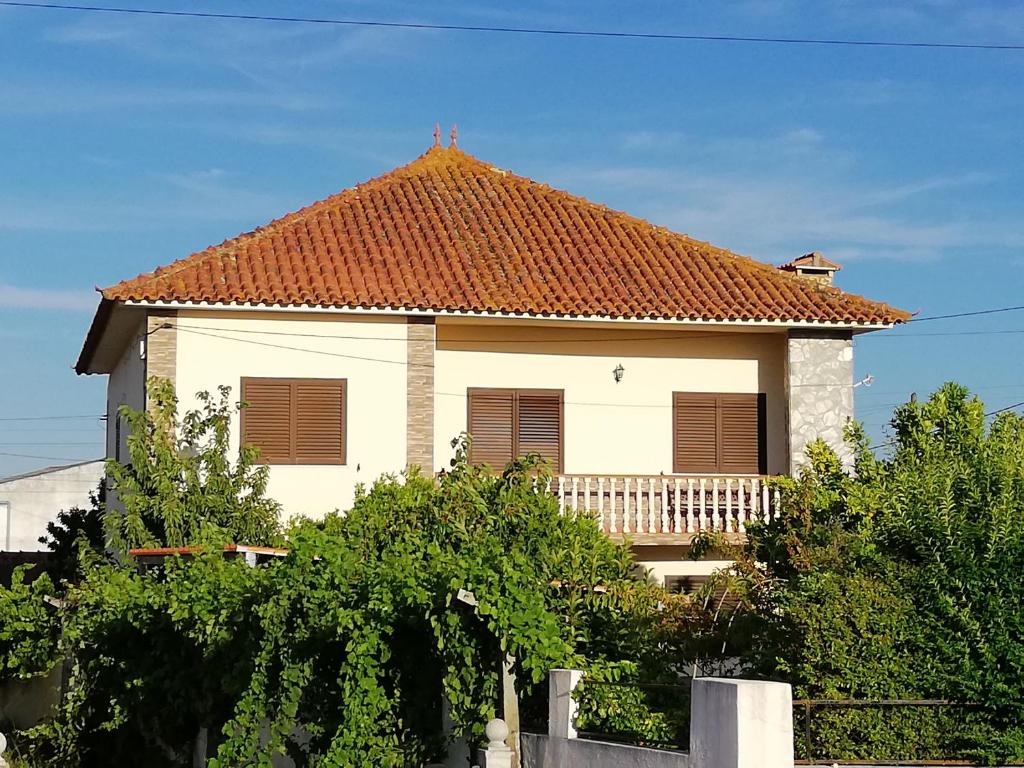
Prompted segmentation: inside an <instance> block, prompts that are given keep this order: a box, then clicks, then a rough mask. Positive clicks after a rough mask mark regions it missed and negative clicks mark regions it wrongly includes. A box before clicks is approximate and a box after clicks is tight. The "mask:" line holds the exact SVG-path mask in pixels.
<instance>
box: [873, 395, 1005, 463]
mask: <svg viewBox="0 0 1024 768" xmlns="http://www.w3.org/2000/svg"><path fill="white" fill-rule="evenodd" d="M1022 407H1024V400H1021V401H1020V402H1019V403H1014V404H1013V405H1004V406H1003V407H1002V408H996V409H995V410H994V411H988V412H987V413H986V414H985V417H986V418H988V417H989V416H996V415H998V414H1000V413H1006V412H1007V411H1013V410H1016V409H1017V408H1022ZM933 431H934V430H933ZM895 442H896V438H891V439H889V440H886V441H885V442H884V443H879V444H878V445H872V446H871V447H869V448H868V450H869V451H874V450H877V449H879V448H885V447H886V446H889V445H893V444H894V443H895Z"/></svg>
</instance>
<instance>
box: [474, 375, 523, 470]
mask: <svg viewBox="0 0 1024 768" xmlns="http://www.w3.org/2000/svg"><path fill="white" fill-rule="evenodd" d="M514 414H515V393H514V392H513V391H512V390H501V389H490V390H483V389H481V390H470V391H469V419H468V423H469V434H470V435H471V436H472V438H473V444H472V446H471V448H470V451H469V460H470V462H471V463H473V464H487V465H489V466H490V467H491V468H493V469H496V470H502V469H504V468H505V465H506V464H508V463H509V462H510V461H511V460H512V455H513V440H514V430H513V423H514Z"/></svg>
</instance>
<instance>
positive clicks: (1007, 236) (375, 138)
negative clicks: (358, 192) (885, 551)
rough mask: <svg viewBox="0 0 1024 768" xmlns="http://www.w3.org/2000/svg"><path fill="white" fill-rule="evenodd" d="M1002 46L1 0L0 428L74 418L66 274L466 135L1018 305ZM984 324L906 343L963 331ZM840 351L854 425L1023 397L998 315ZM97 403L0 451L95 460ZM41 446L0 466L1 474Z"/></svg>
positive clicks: (136, 0) (752, 21) (764, 239)
mask: <svg viewBox="0 0 1024 768" xmlns="http://www.w3.org/2000/svg"><path fill="white" fill-rule="evenodd" d="M125 4H126V5H127V4H131V5H133V6H135V7H163V8H179V9H202V10H213V11H238V12H245V13H278V14H280V13H282V12H287V13H289V14H294V15H307V16H335V17H349V18H363V19H378V20H390V21H414V22H440V23H457V24H458V23H464V24H487V25H501V26H547V27H578V28H592V29H602V30H635V31H652V30H653V31H670V32H680V33H709V34H738V35H759V36H764V35H779V36H812V37H833V38H836V37H844V38H855V39H867V38H884V39H904V40H941V41H956V42H1016V43H1021V42H1024V3H1020V2H1010V1H1009V0H1003V1H1002V2H973V3H963V2H953V1H952V0H919V1H918V2H901V3H898V4H894V3H891V2H883V1H881V0H878V1H876V0H807V1H806V2H804V1H801V0H764V1H763V2H757V1H756V0H746V1H742V0H741V1H738V2H731V3H706V2H705V3H698V2H691V1H689V0H687V1H685V2H683V1H678V0H677V1H676V2H648V3H644V4H638V3H622V2H605V1H604V0H590V1H589V2H586V3H582V2H577V3H569V2H546V3H544V2H530V1H523V2H518V3H457V2H435V3H430V4H427V3H423V2H417V3H413V2H389V1H388V0H375V1H374V2H343V1H342V0H291V2H289V3H287V4H286V5H282V4H281V3H280V2H278V3H270V2H263V1H262V0H245V2H232V1H231V0H205V2H202V3H184V2H181V1H180V0H164V2H162V3H153V2H144V1H143V0H133V2H131V3H128V0H125ZM1022 83H1024V52H993V51H950V50H907V49H898V50H897V49H881V48H832V47H829V48H826V47H810V46H774V45H758V44H748V45H739V44H728V43H704V42H670V41H639V40H601V39H574V38H564V37H528V36H520V35H500V36H499V35H493V34H476V33H451V32H430V31H428V32H422V31H411V30H384V29H365V28H364V29H348V28H336V27H315V26H300V25H287V24H267V23H256V22H240V21H235V22H232V21H202V20H186V19H169V18H155V17H129V16H108V15H98V14H84V13H72V12H60V11H45V10H29V9H15V8H0V352H2V355H0V360H2V361H3V363H2V365H3V370H4V376H3V379H2V381H3V383H2V384H0V418H11V417H24V416H68V415H92V414H99V413H101V412H102V410H103V404H104V387H105V378H104V377H76V376H75V375H74V374H73V372H72V371H71V365H72V364H73V362H74V360H75V358H76V356H77V353H78V350H79V348H80V345H81V342H82V339H83V337H84V335H85V331H86V329H87V327H88V323H89V320H90V318H91V313H92V310H93V309H94V307H95V304H96V301H97V298H96V295H95V294H94V293H93V291H92V288H93V287H94V286H97V285H100V286H104V285H109V284H112V283H114V282H116V281H118V280H120V279H122V278H125V277H129V276H134V275H135V274H137V273H139V272H142V271H148V270H150V269H152V268H153V267H155V266H157V265H160V264H165V263H168V262H170V261H172V260H174V259H176V258H180V257H182V256H185V255H187V254H189V253H191V252H193V251H195V250H198V249H201V248H203V247H205V246H206V245H208V244H211V243H216V242H220V241H221V240H223V239H224V238H226V237H229V236H232V235H235V234H237V233H239V232H241V231H245V230H248V229H251V228H253V227H255V226H258V225H260V224H263V223H265V222H267V221H269V220H270V219H272V218H274V217H276V216H279V215H281V214H282V213H284V212H287V211H291V210H294V209H296V208H299V207H301V206H303V205H305V204H307V203H309V202H312V201H314V200H317V199H320V198H322V197H324V196H326V195H328V194H331V193H333V192H335V191H338V190H340V189H342V188H345V187H347V186H350V185H352V184H354V183H356V182H359V181H362V180H365V179H367V178H370V177H372V176H376V175H378V174H380V173H382V172H384V171H387V170H389V169H390V168H392V167H394V166H396V165H400V164H402V163H404V162H407V161H409V160H410V159H412V158H413V157H415V156H416V155H418V154H420V153H421V152H422V151H423V150H425V149H426V148H427V146H428V145H429V144H430V141H431V131H432V129H433V125H434V122H435V121H441V122H442V123H443V124H444V126H445V129H447V126H448V125H449V124H451V123H452V122H457V123H458V124H459V129H460V145H461V146H462V147H463V148H464V149H466V150H467V151H469V152H471V153H473V154H475V155H477V156H479V157H481V158H484V159H487V160H488V161H490V162H493V163H494V164H496V165H499V166H502V167H506V168H510V169H512V170H514V171H515V172H517V173H521V174H525V175H528V176H531V177H533V178H536V179H539V180H542V181H546V182H548V183H550V184H552V185H554V186H557V187H563V188H567V189H569V190H572V191H573V192H576V193H579V194H582V195H585V196H587V197H589V198H591V199H593V200H596V201H598V202H602V203H606V204H608V205H611V206H612V207H615V208H620V209H624V210H627V211H629V212H631V213H634V214H637V215H640V216H643V217H645V218H648V219H650V220H652V221H654V222H656V223H658V224H662V225H665V226H668V227H670V228H673V229H676V230H678V231H682V232H686V233H688V234H691V235H693V236H695V237H698V238H701V239H705V240H710V241H712V242H714V243H716V244H718V245H721V246H724V247H728V248H731V249H733V250H735V251H738V252H740V253H743V254H747V255H751V256H754V257H756V258H759V259H762V260H765V261H770V262H775V263H779V262H781V261H784V260H787V259H789V258H791V257H793V256H797V255H799V254H802V253H805V252H808V251H811V250H821V251H823V252H825V253H826V254H827V255H828V256H830V257H831V258H833V259H835V260H838V261H839V262H841V263H842V264H843V265H844V267H845V269H844V270H843V271H842V272H841V273H840V274H839V284H840V285H841V286H842V287H843V288H846V289H849V290H852V291H855V292H858V293H864V294H867V295H869V296H871V297H873V298H878V299H884V300H886V301H889V302H892V303H894V304H896V305H897V306H900V307H903V308H906V309H909V310H912V311H916V310H921V311H922V313H923V314H925V315H930V314H945V313H947V312H956V311H961V310H972V309H976V308H985V307H995V306H1008V305H1014V304H1022V303H1024V301H1022V296H1024V294H1022V290H1021V289H1022V287H1024V278H1022V275H1024V196H1022V194H1021V190H1022V189H1024V178H1022V176H1024V152H1022V149H1024V142H1022V135H1021V126H1022V125H1024V88H1022ZM993 330H1000V331H1021V333H1019V334H1018V333H999V334H985V335H950V336H938V335H921V334H925V333H928V334H938V333H957V334H959V333H963V332H974V331H993ZM871 336H872V337H873V338H872V337H869V338H864V339H863V340H861V341H858V343H857V360H858V362H857V365H858V373H859V375H864V374H867V373H871V374H873V375H874V377H875V384H874V386H873V387H872V388H870V389H864V388H861V389H859V390H858V413H859V415H861V416H863V418H864V419H865V421H867V422H868V426H869V428H870V429H871V430H872V431H873V433H874V434H876V435H881V434H882V431H881V430H882V424H883V423H884V421H885V419H886V416H887V413H888V410H889V409H890V408H891V405H892V404H894V403H896V402H899V401H901V400H902V399H905V397H906V396H907V395H908V394H909V393H910V392H913V391H916V392H920V393H922V394H924V393H927V392H928V391H930V390H931V389H933V388H934V387H935V386H937V385H938V384H939V383H941V382H942V381H944V380H947V379H956V380H959V381H961V382H963V383H965V384H967V385H969V386H971V387H973V388H975V389H977V390H978V392H979V394H980V395H981V396H982V397H983V398H984V399H985V400H986V402H987V403H988V404H989V405H990V407H992V408H995V407H999V406H1003V405H1008V404H1010V403H1014V402H1017V401H1020V400H1024V361H1022V358H1024V355H1022V354H1021V352H1022V351H1024V346H1022V342H1024V312H1020V313H1007V314H1003V315H995V316H991V317H988V318H981V319H972V320H963V321H955V322H934V323H922V324H920V325H918V326H916V327H915V326H911V327H909V328H907V329H905V330H902V331H897V332H895V333H892V334H890V336H891V338H878V337H879V336H880V334H872V335H871ZM101 437H102V432H101V429H100V427H99V423H98V421H96V420H95V419H79V420H68V421H33V422H28V421H26V422H12V421H0V453H21V454H32V455H37V456H43V457H60V458H69V459H74V458H79V457H82V458H85V457H92V456H96V455H99V454H100V453H101ZM52 463H55V462H54V461H52V460H50V459H23V458H16V457H11V456H2V455H0V476H2V475H4V474H7V473H11V472H19V471H24V470H28V469H31V468H34V467H37V466H42V465H45V464H52Z"/></svg>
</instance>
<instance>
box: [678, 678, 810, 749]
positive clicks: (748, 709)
mask: <svg viewBox="0 0 1024 768" xmlns="http://www.w3.org/2000/svg"><path fill="white" fill-rule="evenodd" d="M690 768H793V691H792V688H791V687H790V686H789V685H788V684H787V683H771V682H764V681H760V680H729V679H725V678H717V677H698V678H695V679H694V681H693V688H692V698H691V702H690Z"/></svg>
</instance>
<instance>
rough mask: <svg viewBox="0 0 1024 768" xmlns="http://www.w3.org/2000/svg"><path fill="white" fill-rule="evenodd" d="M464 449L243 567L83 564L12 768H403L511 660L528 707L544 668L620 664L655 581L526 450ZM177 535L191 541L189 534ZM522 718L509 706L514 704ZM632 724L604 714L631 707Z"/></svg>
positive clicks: (474, 734)
mask: <svg viewBox="0 0 1024 768" xmlns="http://www.w3.org/2000/svg"><path fill="white" fill-rule="evenodd" d="M466 447H467V446H466V443H465V442H461V443H460V444H459V445H458V455H457V458H456V460H455V462H454V465H453V467H452V469H451V470H450V471H448V472H446V473H444V474H443V476H442V477H441V478H440V479H439V480H437V481H435V480H434V479H433V478H425V477H422V476H419V475H416V474H411V475H409V476H408V477H405V478H403V479H397V478H390V477H385V478H382V479H381V480H379V481H378V482H377V483H375V484H374V485H373V486H372V487H371V488H370V489H369V490H367V491H366V492H364V493H361V494H360V495H359V496H358V497H357V499H356V501H355V503H354V505H353V507H352V509H351V510H349V511H348V512H347V513H346V514H345V515H344V516H341V515H332V516H330V517H328V518H327V519H326V520H324V521H321V522H309V521H305V522H300V523H299V524H297V525H296V526H294V527H293V528H292V529H291V530H290V531H289V532H288V534H287V541H286V544H287V546H288V548H289V552H288V555H287V557H285V558H283V559H280V560H277V561H274V562H271V563H270V564H267V565H263V566H259V567H256V568H249V567H247V566H245V565H244V563H243V562H242V560H240V559H236V560H226V559H224V558H223V556H222V554H221V553H220V551H219V548H217V547H214V546H209V547H206V548H205V549H203V546H202V543H201V542H199V547H200V549H201V550H203V551H201V552H200V553H199V554H198V555H197V556H196V557H194V558H191V559H181V558H177V557H175V558H170V559H169V560H168V561H167V562H166V563H165V565H164V567H162V568H159V569H150V570H147V571H145V572H142V573H139V572H137V571H136V570H135V569H133V568H132V567H125V566H122V565H118V564H114V563H107V562H99V561H97V562H95V563H92V564H91V565H90V567H87V568H86V569H85V572H86V577H85V579H84V580H83V581H82V582H81V583H80V584H78V585H76V586H73V587H71V588H70V589H69V590H68V594H67V597H66V600H67V610H66V613H65V619H64V620H65V630H64V634H63V638H62V641H61V651H62V653H63V654H64V656H65V657H66V658H67V659H68V661H69V663H70V666H71V669H72V672H71V676H70V679H69V681H68V686H67V687H68V690H67V695H66V697H65V700H64V702H63V705H62V708H61V711H60V713H59V716H58V717H57V718H56V719H55V720H54V721H53V722H52V723H47V724H44V725H43V726H40V727H39V728H37V729H35V730H34V731H33V732H30V733H29V734H27V736H28V741H29V743H30V748H31V751H30V754H31V757H32V760H33V765H38V766H57V765H60V766H76V765H77V766H90V765H112V764H125V765H127V764H135V763H133V760H136V759H137V756H138V755H140V754H144V755H146V756H147V757H146V760H147V765H152V766H168V767H169V766H178V765H187V764H189V761H190V759H191V755H192V750H193V746H194V740H195V737H196V735H197V734H198V733H199V730H200V728H205V729H207V732H208V734H209V756H210V761H209V765H210V766H211V767H212V768H216V767H217V766H240V765H264V764H267V765H269V762H268V761H269V759H270V756H271V755H273V754H287V755H289V756H290V757H292V759H294V760H295V761H296V764H297V765H312V764H329V765H337V766H364V765H380V766H396V768H397V766H406V765H416V764H422V763H424V762H430V761H431V760H433V759H437V758H438V757H440V756H441V755H442V753H443V751H444V749H445V747H446V744H445V741H444V739H443V736H442V718H441V702H442V699H444V700H446V701H447V702H448V709H449V714H450V716H451V719H452V721H453V722H454V730H455V733H456V734H457V735H463V736H466V737H468V738H469V739H470V740H471V741H472V742H474V743H478V742H479V740H480V738H481V737H482V729H483V726H484V725H485V724H486V722H487V721H488V720H489V719H490V718H492V717H493V716H494V714H495V707H496V704H497V702H498V701H499V700H500V695H499V685H500V669H501V664H502V661H503V660H504V659H506V657H508V658H510V659H511V662H512V666H513V670H514V672H515V677H516V680H517V685H518V689H519V692H520V694H521V695H522V696H523V698H524V699H525V700H527V701H529V700H530V699H531V697H532V696H533V695H534V694H540V693H542V692H543V691H544V690H546V687H547V675H548V671H549V670H550V669H552V668H554V667H562V666H573V667H582V668H585V669H586V668H589V667H590V666H591V665H594V666H601V665H606V666H607V665H608V664H611V663H615V664H622V663H623V661H624V660H625V662H626V663H627V664H628V663H630V660H633V661H634V662H637V661H639V654H640V653H641V652H642V650H643V642H642V640H643V638H644V637H647V636H649V631H648V627H647V624H649V623H650V622H652V621H653V620H654V617H655V616H656V608H657V605H658V597H659V595H660V594H661V593H660V591H659V590H658V589H656V588H653V587H651V586H650V585H648V584H647V582H646V580H644V579H643V578H641V577H639V576H638V574H637V573H636V570H635V568H634V564H633V561H632V558H631V556H630V553H629V550H628V549H627V548H625V547H623V546H621V545H618V544H615V543H613V542H612V541H610V540H609V539H608V538H607V537H606V536H604V534H603V533H602V532H601V531H600V530H599V528H598V527H597V525H596V524H595V522H594V521H593V520H591V519H589V518H587V517H584V516H574V515H563V514H561V513H560V511H559V507H558V502H557V499H556V498H555V497H554V496H553V495H552V494H551V493H550V492H549V491H548V490H547V487H548V482H547V480H548V477H549V476H548V474H547V472H548V470H547V468H546V467H545V466H544V465H542V464H541V463H540V462H539V459H538V458H537V457H529V458H527V459H524V460H521V461H517V462H514V463H513V464H511V465H510V466H509V467H508V468H506V470H505V471H504V472H503V473H502V474H501V475H494V474H492V473H490V472H488V471H485V470H483V469H480V468H477V467H472V466H470V465H469V464H468V463H467V461H466ZM193 543H195V542H193ZM525 706H528V704H527V705H525ZM632 714H633V713H632V712H629V713H625V715H624V716H632Z"/></svg>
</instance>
